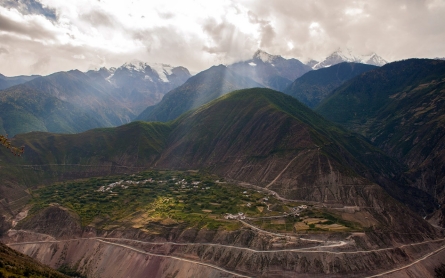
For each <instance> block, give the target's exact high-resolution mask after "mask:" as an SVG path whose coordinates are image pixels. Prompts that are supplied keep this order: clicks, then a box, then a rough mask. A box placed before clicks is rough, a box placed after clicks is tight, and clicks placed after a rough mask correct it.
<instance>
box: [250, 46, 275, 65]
mask: <svg viewBox="0 0 445 278" xmlns="http://www.w3.org/2000/svg"><path fill="white" fill-rule="evenodd" d="M279 57H281V56H279V55H270V54H269V53H267V52H265V51H263V50H260V49H259V50H257V51H256V52H255V54H253V60H261V61H263V63H272V62H273V61H274V60H275V59H276V58H279Z"/></svg>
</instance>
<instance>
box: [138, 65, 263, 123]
mask: <svg viewBox="0 0 445 278" xmlns="http://www.w3.org/2000/svg"><path fill="white" fill-rule="evenodd" d="M251 87H262V85H261V84H259V83H257V82H255V81H253V80H252V79H250V78H248V77H244V76H240V75H238V74H236V73H234V72H233V71H232V70H230V69H229V68H227V67H226V66H224V65H219V66H213V67H211V68H209V69H207V70H205V71H202V72H200V73H198V74H197V75H195V76H193V77H191V78H190V79H188V80H187V81H186V82H185V83H184V84H183V85H181V86H179V87H178V88H176V89H173V90H171V91H170V92H168V93H167V94H166V95H165V96H164V98H163V99H162V101H161V102H160V103H158V104H156V105H154V106H149V107H148V108H147V109H145V110H144V111H143V112H142V113H141V114H140V115H139V116H138V117H137V118H136V120H143V121H161V122H168V121H170V120H174V119H176V118H177V117H178V116H180V115H181V114H182V113H184V112H187V111H189V110H191V109H194V108H197V107H199V106H201V105H203V104H205V103H207V102H209V101H211V100H214V99H216V98H218V97H220V96H222V95H224V94H226V93H228V92H231V91H234V90H239V89H244V88H251Z"/></svg>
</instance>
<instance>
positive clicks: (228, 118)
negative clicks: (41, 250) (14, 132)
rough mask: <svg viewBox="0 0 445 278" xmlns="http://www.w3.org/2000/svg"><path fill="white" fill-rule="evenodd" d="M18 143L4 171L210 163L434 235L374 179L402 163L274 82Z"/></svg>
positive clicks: (227, 173)
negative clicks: (164, 116)
mask: <svg viewBox="0 0 445 278" xmlns="http://www.w3.org/2000/svg"><path fill="white" fill-rule="evenodd" d="M14 143H15V144H18V145H21V144H24V145H25V154H24V156H23V157H22V158H21V159H20V160H17V159H15V158H14V157H13V156H11V154H9V153H8V152H7V151H6V150H3V149H0V152H1V153H2V155H3V156H2V161H0V165H1V166H2V167H1V168H0V172H1V173H2V175H3V174H4V173H5V174H4V175H5V177H9V176H10V175H11V174H10V173H13V172H16V174H17V173H20V175H19V176H18V177H20V178H21V179H25V180H26V181H27V183H28V184H32V183H33V180H34V181H35V180H37V181H38V182H39V183H41V182H42V180H45V181H46V182H50V181H51V180H53V181H54V180H63V179H68V178H81V177H87V176H94V175H105V174H108V173H122V172H125V173H130V172H135V171H138V170H140V169H147V167H154V168H159V169H205V170H206V171H208V172H211V173H216V174H218V175H220V176H222V177H225V178H228V179H233V180H238V181H244V182H249V183H254V184H256V185H258V186H261V187H265V188H268V189H271V190H274V191H276V192H278V193H279V194H280V195H281V196H283V197H286V198H292V199H297V200H307V201H317V202H322V203H325V204H330V205H331V204H332V205H345V206H361V207H364V208H363V209H362V210H363V211H365V212H366V215H368V216H369V217H370V218H371V217H372V218H373V219H374V220H373V221H376V222H377V223H379V226H376V227H373V229H376V230H379V229H384V230H385V231H386V230H388V229H389V230H391V231H395V232H396V233H397V232H402V231H403V232H406V233H410V235H411V237H410V240H412V239H414V238H416V235H418V236H417V238H420V239H423V236H424V235H428V236H430V235H433V234H434V231H433V229H432V228H431V227H430V226H428V225H427V224H426V223H425V221H424V220H423V219H421V218H420V217H419V216H416V215H415V214H413V213H412V212H411V211H410V210H408V209H406V208H405V207H404V206H403V205H401V203H399V202H397V201H395V200H394V199H393V198H391V197H390V196H388V194H387V193H386V192H385V190H384V189H383V188H382V187H380V186H378V185H377V184H376V182H378V183H379V184H382V185H383V186H384V187H385V188H387V190H393V191H392V192H391V194H393V195H394V194H395V193H397V190H398V189H394V188H393V189H391V188H389V187H388V186H389V185H391V182H390V181H389V179H390V178H391V177H392V176H394V175H396V174H397V172H398V171H399V168H398V164H397V163H396V162H394V161H392V160H391V159H390V158H388V157H387V156H386V155H385V154H384V153H382V152H381V151H379V150H377V149H376V148H374V147H373V146H372V145H371V144H369V143H368V142H367V141H366V140H364V139H363V138H362V137H361V136H359V135H356V134H352V133H349V132H347V131H345V130H343V129H341V128H338V127H336V126H334V125H332V124H331V123H329V122H328V121H326V120H325V119H323V118H322V117H320V116H319V115H318V114H316V113H315V112H313V111H311V110H310V109H309V108H307V107H306V106H304V105H302V104H301V103H300V102H298V100H296V99H294V98H292V97H290V96H287V95H285V94H282V93H279V92H276V91H273V90H269V89H261V88H254V89H246V90H240V91H235V92H232V93H230V94H228V95H225V96H223V97H221V98H219V99H217V100H214V101H212V102H210V103H208V104H205V105H203V106H201V107H199V108H198V109H196V110H193V111H191V112H189V113H186V114H183V115H182V116H181V117H180V118H178V119H177V120H175V121H173V122H171V123H168V124H164V123H145V122H133V123H130V124H128V125H124V126H120V127H117V128H106V129H96V130H91V131H87V132H84V133H81V134H74V135H61V134H48V133H41V132H35V133H29V134H22V135H19V136H16V138H15V140H14ZM12 161H14V162H12ZM22 164H23V166H24V167H17V165H22ZM26 165H32V166H33V168H26V167H25V166H26ZM36 169H45V170H44V171H37V170H36ZM14 177H15V179H16V180H15V181H17V175H15V176H14ZM36 177H39V178H38V179H37V178H36ZM5 180H9V179H5ZM19 184H22V183H21V182H20V183H19ZM2 186H3V187H4V185H3V184H1V185H0V189H1V187H2ZM400 192H402V194H403V191H400ZM399 197H400V196H399ZM416 197H417V196H416ZM400 219H404V222H400V221H399V220H400Z"/></svg>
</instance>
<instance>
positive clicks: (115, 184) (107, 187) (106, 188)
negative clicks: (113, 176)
mask: <svg viewBox="0 0 445 278" xmlns="http://www.w3.org/2000/svg"><path fill="white" fill-rule="evenodd" d="M147 182H150V183H151V182H154V180H153V179H151V178H150V179H148V180H143V181H124V180H121V181H117V182H113V183H110V184H109V185H102V186H101V187H99V189H98V190H97V191H98V192H107V191H109V192H113V188H114V187H122V188H123V189H127V188H128V186H129V185H139V184H146V183H147Z"/></svg>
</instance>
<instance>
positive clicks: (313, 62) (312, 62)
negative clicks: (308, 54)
mask: <svg viewBox="0 0 445 278" xmlns="http://www.w3.org/2000/svg"><path fill="white" fill-rule="evenodd" d="M318 63H319V62H318V61H316V60H314V59H311V60H309V61H308V62H306V63H305V65H306V66H308V67H310V68H313V67H314V66H315V65H316V64H318Z"/></svg>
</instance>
